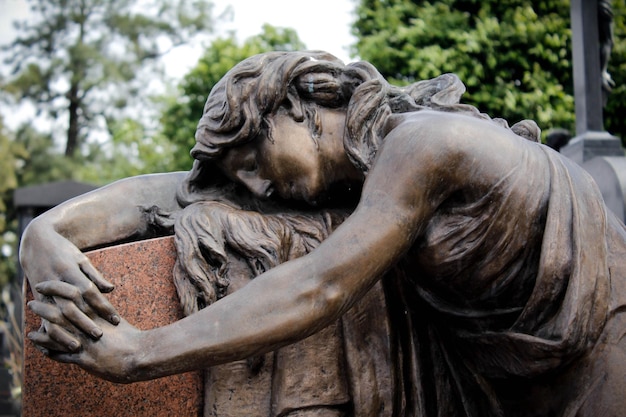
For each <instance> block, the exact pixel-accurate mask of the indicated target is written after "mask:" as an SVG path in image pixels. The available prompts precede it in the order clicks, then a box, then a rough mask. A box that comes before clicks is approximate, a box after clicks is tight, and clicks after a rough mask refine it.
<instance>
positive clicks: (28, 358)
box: [23, 237, 203, 417]
mask: <svg viewBox="0 0 626 417" xmlns="http://www.w3.org/2000/svg"><path fill="white" fill-rule="evenodd" d="M88 256H89V258H90V259H91V261H92V263H93V264H94V266H95V267H96V268H98V269H99V270H100V271H101V272H102V274H103V275H104V276H105V278H107V279H109V280H110V281H111V282H113V283H114V284H115V285H116V289H115V290H114V291H113V292H112V293H111V294H110V295H109V299H110V300H111V302H112V303H113V305H115V306H116V307H117V308H118V311H119V312H120V314H121V315H122V316H123V317H124V318H126V319H127V320H128V321H129V322H130V323H131V324H133V325H135V326H137V327H139V328H141V329H149V328H153V327H157V326H163V325H165V324H168V323H171V322H173V321H176V320H177V319H178V318H180V317H181V316H182V313H181V311H180V308H179V304H178V297H177V295H176V290H175V288H174V284H173V283H172V281H171V275H172V268H173V265H174V259H175V249H174V245H173V238H171V237H168V238H160V239H153V240H147V241H143V242H137V243H131V244H124V245H118V246H115V247H111V248H106V249H101V250H97V251H93V252H90V253H89V255H88ZM27 293H28V299H31V298H32V295H31V294H30V289H27ZM25 320H26V322H25V330H26V331H25V333H26V334H28V332H30V331H33V330H36V329H37V328H38V327H39V319H38V318H37V317H35V316H34V314H32V313H31V312H30V311H28V309H27V311H26V314H25ZM24 364H25V365H24V386H23V400H24V402H23V416H24V417H39V416H41V417H43V416H45V417H53V416H59V417H60V416H64V417H65V416H82V417H89V416H93V417H103V416H120V415H127V416H164V417H165V416H194V415H202V395H203V393H202V392H203V387H202V376H201V373H200V372H193V373H186V374H182V375H175V376H171V377H165V378H161V379H157V380H153V381H147V382H139V383H135V384H129V385H121V384H114V383H111V382H108V381H105V380H103V379H100V378H97V377H94V376H92V375H90V374H88V373H86V372H85V371H83V370H81V369H80V368H78V367H75V366H68V365H64V364H60V363H56V362H53V361H52V360H50V359H48V358H46V357H44V356H43V355H42V354H41V353H40V352H39V351H38V350H37V349H36V348H35V347H34V345H33V344H32V343H30V341H28V340H26V341H25V348H24Z"/></svg>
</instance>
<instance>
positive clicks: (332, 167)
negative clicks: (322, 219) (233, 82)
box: [218, 109, 351, 204]
mask: <svg viewBox="0 0 626 417" xmlns="http://www.w3.org/2000/svg"><path fill="white" fill-rule="evenodd" d="M319 115H320V117H321V122H322V135H321V137H320V138H319V139H318V144H319V148H318V146H317V145H316V143H315V141H314V140H313V138H312V133H311V131H310V129H309V125H308V123H307V122H306V120H304V121H302V122H297V121H295V120H294V119H293V118H292V117H291V116H290V115H289V114H288V113H287V111H285V110H281V111H279V112H277V114H275V115H274V116H271V119H270V122H271V124H272V139H273V141H270V140H269V139H268V138H258V139H257V140H254V141H252V142H250V143H248V144H246V145H244V146H238V147H235V148H232V149H230V150H228V151H227V152H226V153H225V155H224V157H223V158H222V159H221V160H220V161H219V162H218V165H219V166H220V168H221V169H222V171H223V172H224V173H225V174H226V175H227V176H228V177H229V178H231V179H232V180H234V181H237V182H239V183H241V184H243V185H245V186H246V187H247V188H248V189H249V190H250V191H252V192H253V193H254V194H255V195H257V196H259V197H269V196H270V195H272V194H274V193H276V194H278V195H279V196H280V197H282V198H284V199H294V200H304V201H306V202H308V203H311V204H315V203H316V202H317V201H318V198H319V197H320V196H321V195H323V193H324V192H325V191H326V190H327V189H328V187H329V186H330V185H331V184H332V183H333V182H334V181H337V180H339V179H341V178H342V177H343V176H345V174H346V173H343V172H342V170H345V169H346V167H345V166H344V162H343V161H347V158H346V156H345V152H344V151H343V129H344V122H345V113H343V112H342V111H337V110H329V109H320V111H319ZM348 164H349V162H348ZM350 167H351V165H350Z"/></svg>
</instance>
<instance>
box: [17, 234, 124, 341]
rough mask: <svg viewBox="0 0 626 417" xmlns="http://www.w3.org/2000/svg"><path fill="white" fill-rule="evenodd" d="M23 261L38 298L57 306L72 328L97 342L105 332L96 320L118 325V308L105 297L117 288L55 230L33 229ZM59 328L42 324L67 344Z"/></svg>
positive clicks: (24, 249)
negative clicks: (101, 319)
mask: <svg viewBox="0 0 626 417" xmlns="http://www.w3.org/2000/svg"><path fill="white" fill-rule="evenodd" d="M20 258H21V262H22V266H23V267H24V272H25V274H26V276H27V277H28V280H29V282H30V284H31V287H32V288H33V289H34V290H35V291H36V293H35V298H36V299H37V300H38V301H41V302H44V303H48V304H51V305H55V306H57V307H58V311H59V312H60V314H61V315H62V316H63V320H65V321H66V322H68V323H70V324H71V325H72V326H75V327H76V328H77V329H79V330H80V331H82V332H84V333H85V334H87V335H89V336H90V337H92V338H96V339H97V338H99V337H100V336H101V335H102V329H101V328H100V326H98V325H96V323H95V322H94V318H95V317H102V318H103V319H105V320H107V321H108V322H109V323H112V324H117V323H119V320H120V318H119V316H118V314H117V312H116V310H115V308H114V307H113V306H112V305H111V303H110V302H109V301H108V300H107V298H106V297H105V296H104V295H103V293H106V292H110V291H112V290H113V288H114V286H113V285H112V284H111V283H110V282H108V281H107V280H105V279H104V278H103V277H102V275H101V274H100V273H99V272H98V271H97V270H96V269H95V268H94V267H93V265H92V264H91V262H89V259H88V258H87V257H86V256H85V255H84V254H83V253H82V252H81V251H80V250H79V249H78V248H77V247H76V246H74V245H73V244H72V243H71V242H70V241H69V240H67V239H65V238H64V237H62V236H61V235H59V234H58V233H56V232H55V231H53V230H48V229H46V228H40V229H35V230H32V229H31V230H29V233H28V234H27V235H26V236H25V239H24V240H23V243H22V248H21V253H20ZM38 314H39V313H38ZM40 315H41V314H40ZM57 321H58V320H57ZM57 325H58V324H57V323H56V322H51V323H47V322H45V320H44V322H43V326H45V327H50V328H49V329H48V330H49V334H51V336H52V337H58V338H59V339H58V342H59V343H64V342H66V341H67V336H66V335H64V334H63V332H62V329H55V328H56V326H57Z"/></svg>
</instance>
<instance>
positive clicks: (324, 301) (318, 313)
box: [297, 278, 349, 333]
mask: <svg viewBox="0 0 626 417" xmlns="http://www.w3.org/2000/svg"><path fill="white" fill-rule="evenodd" d="M348 300H349V297H348V296H347V294H346V292H345V291H344V289H343V288H341V286H340V285H337V284H334V283H330V284H329V283H328V282H327V281H326V280H323V279H320V278H313V279H309V280H307V282H303V283H302V286H301V291H300V294H299V297H298V301H297V303H298V304H299V305H301V306H302V307H305V306H307V307H306V310H307V311H309V312H310V316H309V318H310V329H311V330H312V331H311V333H314V332H316V331H318V330H321V329H322V328H324V327H326V326H327V325H329V324H330V323H332V322H333V321H335V320H337V319H338V318H339V317H340V316H341V315H342V314H343V313H344V312H345V310H346V309H347V307H346V306H347V304H348ZM304 314H307V313H306V312H305V313H304Z"/></svg>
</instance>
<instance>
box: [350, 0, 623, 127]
mask: <svg viewBox="0 0 626 417" xmlns="http://www.w3.org/2000/svg"><path fill="white" fill-rule="evenodd" d="M613 3H614V4H613V6H614V9H615V15H616V35H615V38H616V39H620V38H621V37H623V35H624V33H625V32H624V29H625V28H624V22H623V14H624V13H623V11H626V8H624V0H618V1H614V2H613ZM569 8H570V4H569V1H568V0H544V1H538V0H489V1H484V0H480V1H479V0H440V1H408V0H362V1H360V3H359V5H358V7H357V20H356V22H355V23H354V25H353V33H354V34H355V35H356V36H357V38H358V41H357V44H356V46H355V49H354V51H353V52H355V53H357V54H358V55H359V56H360V57H361V58H362V59H364V60H367V61H370V62H372V63H373V64H374V65H375V66H376V67H377V68H379V69H380V70H381V71H382V73H383V75H384V76H385V77H387V78H388V79H389V80H390V81H392V82H396V83H408V82H412V81H415V80H420V79H426V78H432V77H435V76H437V75H439V74H441V73H445V72H454V73H456V74H458V75H459V77H460V78H461V79H462V80H463V82H464V83H465V84H466V85H467V89H468V93H467V94H466V96H465V97H464V101H465V102H467V103H470V104H473V105H475V106H477V107H478V108H479V109H480V110H481V111H484V112H486V113H488V114H490V115H492V116H497V117H504V118H506V119H508V120H509V121H510V122H517V121H519V120H521V119H525V118H531V119H534V120H536V121H537V122H538V123H539V125H540V127H541V128H542V129H544V130H545V129H549V128H552V127H564V128H567V129H569V130H572V131H573V130H574V99H573V84H572V61H571V30H570V22H569ZM624 52H625V51H624V45H623V44H618V45H616V48H615V49H614V54H613V56H612V61H611V68H610V69H611V70H612V73H613V74H614V76H615V79H616V81H617V82H618V84H619V85H620V87H618V88H616V91H615V92H614V95H613V96H612V97H611V99H610V103H609V107H608V108H607V126H609V127H611V128H613V129H614V133H616V134H618V133H619V134H621V135H622V137H624V136H626V129H624V127H626V126H620V127H618V124H617V123H616V122H618V123H621V124H622V125H623V124H624V120H623V117H622V118H616V116H617V115H618V114H623V109H622V103H625V102H626V101H625V100H624V99H625V98H626V96H624V91H623V87H622V86H623V83H622V81H626V80H623V79H621V78H622V76H621V75H622V74H624V71H623V70H624V68H623V65H624V56H625V54H624ZM618 74H619V75H618ZM618 108H619V110H618ZM618 111H621V113H618Z"/></svg>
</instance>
